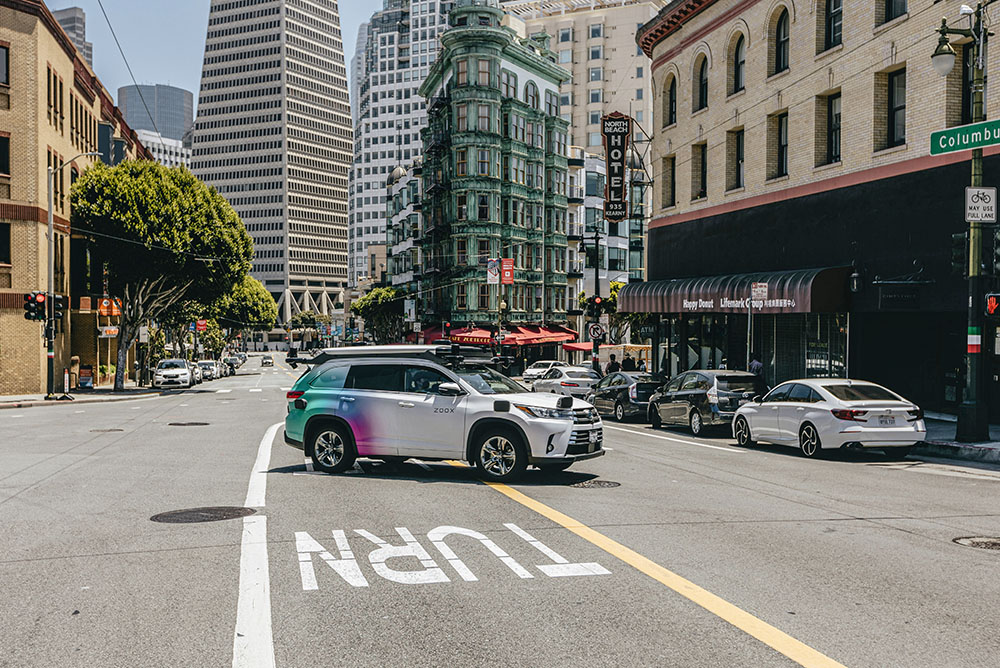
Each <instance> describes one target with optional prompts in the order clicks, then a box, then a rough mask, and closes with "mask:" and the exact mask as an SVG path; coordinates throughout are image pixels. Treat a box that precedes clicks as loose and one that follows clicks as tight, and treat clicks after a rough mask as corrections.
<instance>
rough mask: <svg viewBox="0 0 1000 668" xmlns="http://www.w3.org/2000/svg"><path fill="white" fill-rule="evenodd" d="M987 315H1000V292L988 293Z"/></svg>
mask: <svg viewBox="0 0 1000 668" xmlns="http://www.w3.org/2000/svg"><path fill="white" fill-rule="evenodd" d="M986 315H1000V294H997V293H990V294H988V295H986Z"/></svg>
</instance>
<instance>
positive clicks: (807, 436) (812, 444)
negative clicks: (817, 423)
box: [799, 423, 823, 458]
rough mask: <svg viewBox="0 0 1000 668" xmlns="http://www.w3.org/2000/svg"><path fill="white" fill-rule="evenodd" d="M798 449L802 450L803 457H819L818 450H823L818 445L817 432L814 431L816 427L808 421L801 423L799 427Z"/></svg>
mask: <svg viewBox="0 0 1000 668" xmlns="http://www.w3.org/2000/svg"><path fill="white" fill-rule="evenodd" d="M799 450H801V451H802V455H803V456H804V457H809V458H816V457H819V455H820V452H822V450H823V448H822V447H821V446H820V442H819V433H818V432H817V431H816V427H814V426H812V425H811V424H809V423H806V424H804V425H802V427H801V428H800V429H799Z"/></svg>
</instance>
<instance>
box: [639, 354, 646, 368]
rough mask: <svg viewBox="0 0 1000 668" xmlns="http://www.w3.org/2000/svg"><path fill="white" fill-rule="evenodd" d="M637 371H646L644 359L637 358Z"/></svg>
mask: <svg viewBox="0 0 1000 668" xmlns="http://www.w3.org/2000/svg"><path fill="white" fill-rule="evenodd" d="M639 371H643V372H645V371H646V360H644V359H642V358H641V357H640V358H639Z"/></svg>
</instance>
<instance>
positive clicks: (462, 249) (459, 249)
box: [455, 238, 469, 266]
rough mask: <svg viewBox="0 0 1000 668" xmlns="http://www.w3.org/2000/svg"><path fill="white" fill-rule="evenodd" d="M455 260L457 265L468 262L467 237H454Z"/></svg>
mask: <svg viewBox="0 0 1000 668" xmlns="http://www.w3.org/2000/svg"><path fill="white" fill-rule="evenodd" d="M455 261H456V262H458V264H459V266H465V265H467V264H468V263H469V242H468V240H467V239H464V238H463V239H455Z"/></svg>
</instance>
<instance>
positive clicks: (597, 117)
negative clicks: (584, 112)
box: [588, 111, 601, 125]
mask: <svg viewBox="0 0 1000 668" xmlns="http://www.w3.org/2000/svg"><path fill="white" fill-rule="evenodd" d="M600 122H601V112H599V111H592V112H590V119H589V121H588V124H589V125H598V124H600Z"/></svg>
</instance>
